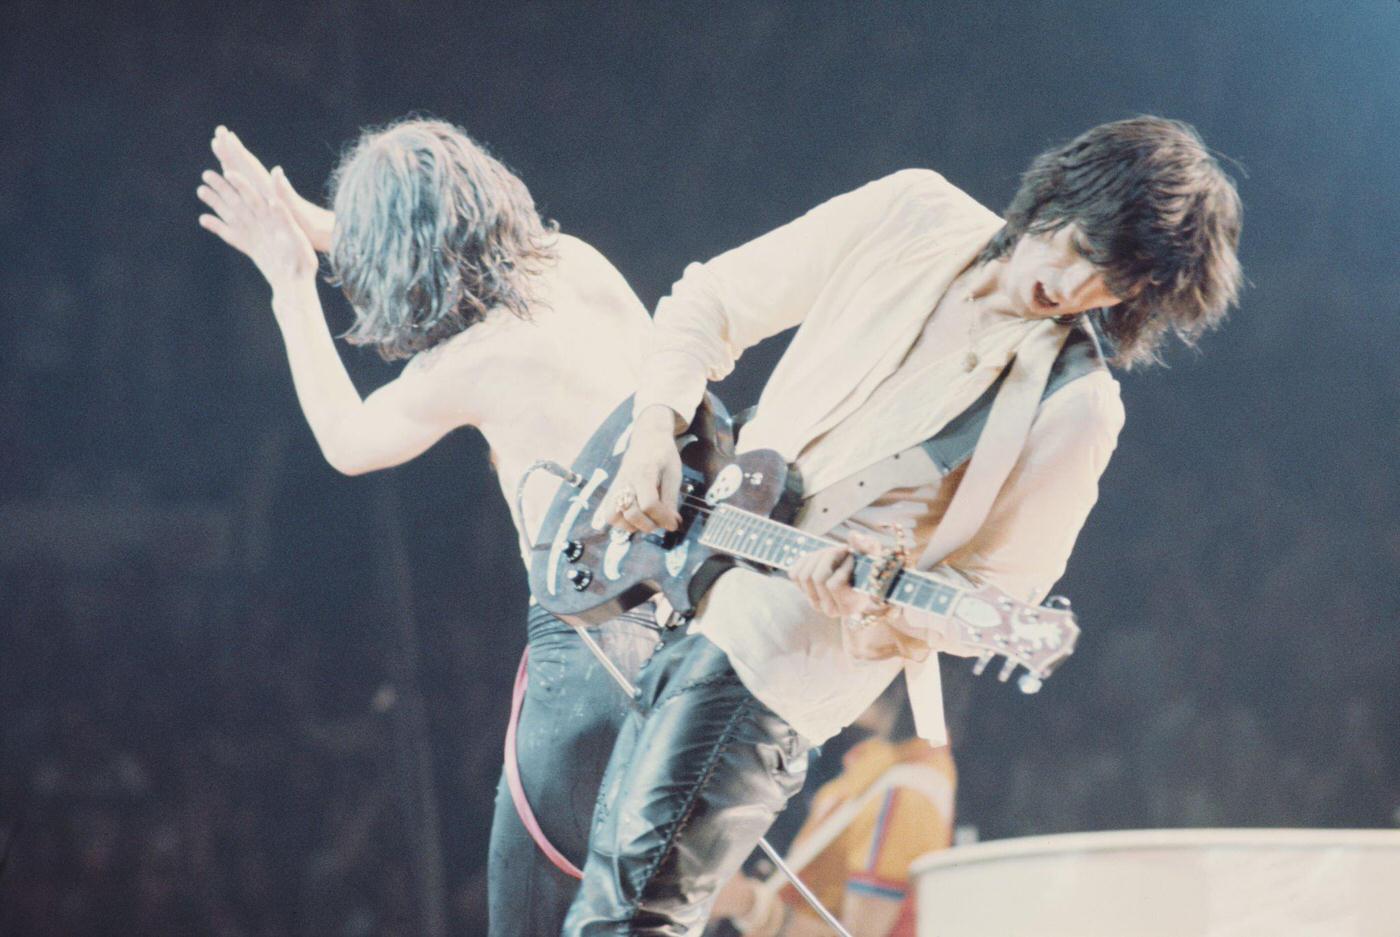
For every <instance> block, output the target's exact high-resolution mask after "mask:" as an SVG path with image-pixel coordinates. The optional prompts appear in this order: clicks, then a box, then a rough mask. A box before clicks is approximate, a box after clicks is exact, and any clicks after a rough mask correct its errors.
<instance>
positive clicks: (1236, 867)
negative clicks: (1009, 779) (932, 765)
mask: <svg viewBox="0 0 1400 937" xmlns="http://www.w3.org/2000/svg"><path fill="white" fill-rule="evenodd" d="M911 877H912V880H913V888H914V892H915V894H916V896H917V901H918V912H919V913H918V922H919V923H918V934H919V937H973V935H976V937H985V935H995V937H1032V935H1034V937H1256V935H1257V937H1294V935H1296V937H1397V935H1400V832H1392V831H1388V830H1262V829H1260V830H1249V829H1245V830H1140V831H1121V832H1111V833H1072V834H1067V835H1062V836H1036V837H1027V838H1024V839H1013V840H1001V841H996V842H987V843H978V844H975V845H971V846H960V847H957V848H954V849H950V850H945V851H943V852H939V853H933V854H931V855H928V856H925V857H923V858H922V859H920V860H918V861H917V862H916V863H915V864H914V867H913V869H912V870H911Z"/></svg>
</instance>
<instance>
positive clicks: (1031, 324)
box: [565, 117, 1241, 935]
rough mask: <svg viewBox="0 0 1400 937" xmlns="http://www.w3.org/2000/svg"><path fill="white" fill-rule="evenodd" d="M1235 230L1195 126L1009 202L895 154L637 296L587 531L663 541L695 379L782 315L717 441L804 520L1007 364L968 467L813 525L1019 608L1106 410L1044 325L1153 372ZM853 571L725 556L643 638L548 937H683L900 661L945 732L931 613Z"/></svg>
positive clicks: (1102, 388) (1105, 432)
mask: <svg viewBox="0 0 1400 937" xmlns="http://www.w3.org/2000/svg"><path fill="white" fill-rule="evenodd" d="M1240 219H1241V209H1240V203H1239V198H1238V196H1237V194H1236V192H1235V188H1234V185H1233V183H1232V182H1231V180H1230V179H1229V177H1228V176H1226V175H1225V173H1224V172H1223V171H1222V170H1221V169H1220V167H1219V165H1218V164H1217V163H1216V161H1215V159H1214V158H1213V157H1212V156H1211V155H1210V154H1209V152H1208V151H1207V150H1206V148H1205V146H1204V144H1203V143H1202V142H1201V140H1200V138H1199V136H1197V134H1196V132H1195V131H1194V130H1193V129H1192V128H1191V127H1189V126H1187V125H1185V124H1182V123H1179V122H1176V121H1170V120H1164V119H1161V118H1156V117H1139V118H1134V119H1131V120H1125V121H1118V122H1115V123H1110V124H1104V125H1101V126H1099V127H1095V128H1093V129H1092V130H1089V131H1088V132H1086V133H1085V134H1083V135H1081V136H1079V137H1078V138H1076V139H1074V140H1072V141H1071V142H1069V143H1068V144H1065V145H1064V146H1062V147H1059V148H1056V149H1053V150H1050V151H1047V152H1046V153H1043V154H1041V155H1040V156H1038V157H1037V158H1036V159H1035V160H1034V161H1033V163H1032V165H1031V168H1030V169H1029V170H1028V172H1027V173H1026V174H1025V176H1024V178H1023V181H1022V185H1021V187H1020V190H1019V191H1018V193H1017V195H1016V196H1015V198H1014V199H1013V201H1012V203H1011V206H1010V207H1009V209H1008V210H1007V213H1006V217H1005V219H1003V218H1001V217H998V216H997V215H996V214H995V213H993V212H991V211H989V210H988V209H986V208H984V207H983V206H982V205H980V204H978V203H977V202H976V201H975V200H973V199H972V198H971V197H969V196H968V195H967V194H966V193H964V192H962V191H961V190H959V189H958V188H956V187H955V186H954V185H952V184H951V183H949V182H948V181H947V180H946V179H944V178H943V177H942V176H940V175H938V174H937V173H934V172H931V171H928V170H905V171H902V172H897V173H895V174H893V175H890V176H887V177H885V178H883V179H879V180H876V181H875V182H871V183H869V184H868V185H865V186H863V187H861V188H859V189H857V190H855V191H853V192H850V193H847V194H845V195H841V196H838V197H836V198H834V199H831V200H830V201H828V202H826V203H824V204H822V205H819V206H818V207H817V208H815V209H813V210H812V211H810V212H808V213H807V214H806V215H804V216H802V217H801V218H799V219H797V220H796V221H793V222H791V223H790V224H787V225H785V226H783V227H781V228H778V229H776V230H774V231H771V232H769V233H768V234H765V235H763V236H762V237H759V238H757V239H756V240H754V241H752V242H750V243H748V244H745V245H743V246H741V247H738V248H735V249H734V250H731V251H729V252H727V253H725V254H722V255H720V256H718V257H716V258H714V259H713V260H710V261H708V262H706V263H703V264H692V265H691V266H690V267H688V268H687V269H686V271H685V275H684V276H683V278H682V279H681V280H680V281H679V282H677V283H676V285H675V287H674V288H673V290H672V293H671V295H669V296H668V297H666V298H665V299H663V300H662V301H661V303H660V305H659V306H658V307H657V310H656V315H655V326H654V330H653V336H652V339H651V346H650V354H649V356H648V359H647V364H646V372H645V373H644V375H643V377H642V380H641V383H640V385H639V387H638V390H637V395H636V409H635V413H636V421H635V425H634V428H633V432H632V436H631V442H630V446H629V449H628V451H627V454H626V456H625V458H624V460H623V463H622V465H621V466H620V468H619V471H618V475H617V478H616V480H615V482H614V484H613V487H612V488H611V490H610V491H609V493H608V496H607V497H606V498H605V499H604V501H603V503H602V505H601V506H600V508H599V511H598V514H597V516H596V517H595V524H597V525H599V526H601V525H604V524H609V525H612V526H615V527H618V528H622V529H626V530H630V531H644V532H649V531H653V530H656V529H658V528H666V529H675V527H676V525H677V524H678V522H679V519H680V518H679V515H678V514H677V510H676V504H677V490H678V487H679V483H680V462H679V458H678V455H677V451H676V447H675V445H674V442H673V435H674V433H675V432H676V431H677V430H678V429H679V428H681V427H684V426H685V425H686V424H687V423H688V422H689V420H690V418H691V416H692V415H693V413H694V411H695V408H696V406H697V405H698V404H699V401H700V399H701V397H702V395H703V393H704V389H705V384H706V382H707V381H712V380H719V379H721V378H723V377H725V376H726V375H727V374H728V373H729V372H730V371H731V370H732V369H733V367H734V364H735V362H736V360H737V359H738V357H739V355H740V354H741V353H742V352H743V350H744V349H746V348H748V347H749V346H751V345H754V344H756V343H757V342H759V341H761V340H762V339H764V338H767V337H768V336H771V335H775V334H777V333H779V332H782V331H784V330H786V329H789V328H794V327H795V328H796V329H797V331H796V334H795V336H794V337H793V340H792V343H791V345H790V346H789V348H788V350H787V352H786V353H785V354H784V356H783V358H782V360H781V361H780V362H779V363H778V366H777V368H776V370H775V371H774V373H773V375H772V378H771V379H770V380H769V382H768V385H767V387H766V388H765V390H764V393H763V395H762V398H761V399H760V401H759V405H758V409H757V414H756V415H755V417H754V418H753V420H752V421H751V422H750V423H748V424H747V425H746V426H745V427H744V429H743V432H742V434H741V437H740V449H741V450H747V449H762V448H771V449H775V450H777V451H778V452H779V453H781V454H782V455H783V456H784V457H786V458H787V459H788V460H789V461H791V462H793V463H794V464H795V465H796V467H797V469H798V470H799V471H800V473H801V476H802V479H803V482H804V494H805V495H806V496H808V499H809V500H808V501H807V502H806V507H805V508H804V510H805V511H806V512H807V520H808V521H813V522H814V523H815V522H816V521H818V520H819V519H814V518H813V517H812V516H811V514H812V513H813V512H815V511H820V510H822V508H819V507H817V505H818V504H823V505H826V509H827V510H830V509H831V508H830V505H831V504H833V503H835V502H833V501H831V500H830V499H828V498H827V496H826V494H824V492H825V493H828V494H829V493H830V492H835V491H840V490H841V489H842V483H843V481H846V482H849V480H850V479H852V478H859V477H862V476H860V474H859V473H862V472H864V471H868V470H870V469H871V467H872V466H875V465H877V464H880V463H883V462H884V461H885V460H888V459H891V458H893V457H894V456H896V455H898V454H900V453H902V452H906V451H908V450H909V449H910V448H911V447H915V446H918V445H919V444H920V443H921V442H922V441H924V440H928V439H930V438H931V437H933V436H934V435H935V434H938V433H939V432H940V431H941V430H943V429H944V428H945V427H947V426H948V425H949V423H950V421H953V420H955V419H956V418H957V417H959V416H960V415H961V414H963V412H964V411H966V410H967V409H968V408H969V407H970V406H971V405H972V404H973V403H974V402H975V401H977V400H978V399H979V398H981V397H982V395H983V394H984V393H986V392H988V390H989V388H991V387H992V386H993V385H994V384H995V383H996V382H997V380H998V378H1002V383H1001V385H1000V387H999V390H998V391H997V392H996V400H995V403H993V405H992V409H991V412H990V414H989V415H988V417H987V422H986V426H985V428H984V429H983V430H982V433H981V436H980V438H979V440H978V443H977V448H976V451H975V452H974V453H973V454H972V457H971V459H970V460H968V461H967V462H965V463H964V464H962V465H960V466H958V467H956V468H955V469H954V470H952V471H947V472H944V473H942V474H939V473H935V472H929V473H928V474H927V477H922V478H915V479H904V480H903V481H902V482H901V483H900V484H899V485H898V486H896V487H893V488H890V489H888V490H883V491H881V490H871V491H868V492H866V495H867V497H866V498H865V500H864V503H863V504H861V505H859V506H854V507H853V508H852V509H849V510H839V511H836V512H835V513H836V514H839V515H841V516H833V517H831V518H829V519H828V520H829V523H826V524H820V525H817V526H814V525H813V524H808V525H807V526H808V529H820V530H829V531H831V532H832V533H833V534H835V535H836V536H838V537H839V538H840V539H843V540H848V542H849V543H850V545H851V547H852V548H854V549H858V550H861V551H862V552H870V551H872V550H876V549H879V548H880V546H881V541H882V540H883V541H884V542H885V543H886V544H888V542H889V540H890V536H889V534H890V531H892V530H894V529H902V530H904V531H905V532H906V533H907V534H908V536H909V538H910V539H911V540H912V541H913V543H915V544H916V545H917V546H916V549H915V550H914V552H913V554H912V555H913V556H915V557H918V558H919V560H918V563H919V565H920V566H921V567H922V568H925V569H931V570H932V571H933V572H935V573H936V574H937V575H940V576H943V577H946V578H948V579H949V580H952V581H954V582H956V583H959V584H968V583H972V584H976V585H980V584H983V583H990V584H992V585H994V586H997V587H999V588H1000V589H1002V590H1004V591H1005V592H1007V593H1009V594H1011V595H1012V596H1014V597H1015V598H1017V599H1021V600H1024V601H1029V602H1039V601H1041V600H1042V599H1043V598H1044V596H1045V595H1046V594H1047V593H1048V592H1049V590H1050V587H1051V586H1052V585H1053V584H1054V582H1055V581H1056V580H1057V579H1058V578H1059V577H1060V575H1061V574H1062V572H1063V571H1064V567H1065V564H1066V562H1067V560H1068V558H1069V555H1070V551H1071V549H1072V548H1073V545H1074V541H1075V538H1076V537H1077V535H1078V533H1079V530H1080V527H1081V526H1082V525H1083V523H1084V520H1085V518H1086V517H1087V516H1088V513H1089V510H1090V509H1091V508H1092V506H1093V504H1094V501H1095V500H1096V498H1097V493H1098V479H1099V477H1100V475H1101V474H1102V473H1103V471H1104V468H1105V467H1106V465H1107V463H1108V459H1109V456H1110V455H1111V454H1112V451H1113V448H1114V445H1115V443H1116V440H1117V436H1118V432H1119V429H1120V428H1121V426H1122V423H1123V409H1122V404H1121V403H1120V401H1119V396H1118V385H1117V382H1116V381H1115V380H1114V379H1113V377H1112V376H1111V374H1110V373H1109V372H1108V370H1107V368H1106V367H1104V366H1103V362H1102V360H1101V358H1100V357H1098V356H1096V355H1089V356H1087V357H1085V356H1083V355H1081V356H1080V360H1081V361H1086V362H1087V365H1081V366H1079V367H1077V368H1076V369H1074V370H1073V373H1071V374H1069V375H1066V374H1065V373H1064V371H1065V366H1064V363H1063V359H1064V358H1065V357H1066V356H1067V355H1068V352H1067V351H1065V352H1064V353H1063V354H1062V349H1064V346H1065V344H1066V341H1069V342H1071V343H1072V344H1076V347H1080V348H1082V346H1083V344H1084V342H1085V341H1089V342H1091V343H1092V344H1094V345H1095V347H1097V345H1096V340H1095V339H1094V338H1093V336H1094V335H1095V331H1096V330H1095V328H1094V325H1093V323H1095V322H1096V323H1097V324H1098V328H1099V329H1101V330H1102V332H1103V333H1104V335H1105V336H1106V337H1107V339H1108V340H1109V341H1110V342H1111V344H1112V349H1113V351H1112V353H1113V357H1114V360H1115V363H1118V364H1120V365H1124V366H1131V365H1133V364H1136V363H1141V362H1145V361H1151V360H1153V359H1154V358H1155V356H1156V350H1157V348H1158V345H1159V343H1160V342H1161V340H1162V339H1163V338H1164V337H1165V336H1166V334H1167V333H1169V332H1172V333H1175V334H1177V335H1178V336H1179V337H1180V338H1182V339H1183V340H1184V341H1186V342H1187V343H1191V342H1193V341H1194V340H1195V339H1196V337H1197V336H1199V335H1200V334H1201V333H1202V332H1203V331H1205V330H1206V329H1208V328H1211V327H1213V326H1215V325H1216V324H1218V323H1219V321H1220V320H1221V319H1222V318H1223V316H1224V315H1225V312H1226V310H1227V309H1228V308H1229V307H1230V305H1232V304H1233V303H1234V301H1235V299H1236V296H1237V294H1238V290H1239V283H1240V270H1239V264H1238V261H1237V259H1236V253H1235V252H1236V246H1237V243H1238V239H1239V232H1240ZM1091 320H1092V321H1091ZM1052 371H1053V372H1056V373H1058V377H1056V376H1054V374H1052ZM846 487H851V486H850V485H849V484H848V485H847V486H846ZM823 499H826V500H823ZM852 568H853V562H852V557H851V554H850V551H849V550H847V549H844V548H833V549H830V550H825V551H821V552H818V553H814V554H810V555H808V556H806V557H804V558H803V559H801V560H799V561H797V562H796V563H795V564H794V565H792V566H791V567H790V568H789V570H788V578H787V579H783V578H780V577H765V576H762V575H760V574H758V573H755V572H752V571H748V570H734V571H731V572H729V573H726V574H725V575H723V576H722V577H721V578H720V579H719V580H718V581H717V582H716V584H715V585H714V587H713V588H712V589H711V591H710V592H709V594H708V595H707V596H706V599H705V601H704V602H703V603H702V605H701V608H700V613H699V615H698V616H697V617H696V618H695V620H694V621H693V622H692V623H691V625H690V627H689V628H688V630H687V631H686V632H685V633H684V634H683V635H679V636H671V637H668V638H667V639H666V640H665V641H664V642H663V644H662V645H661V649H660V650H658V651H657V653H656V654H655V655H654V656H653V658H652V660H651V662H650V663H648V664H647V666H646V668H645V670H644V671H643V674H642V679H641V685H640V693H641V697H640V702H641V705H642V711H641V712H640V713H638V714H637V715H635V716H633V717H630V720H629V722H628V724H627V725H626V726H625V728H624V730H623V733H622V735H621V737H620V738H619V741H618V743H617V748H616V749H615V750H614V753H613V758H612V761H611V763H610V765H609V768H608V773H607V776H606V777H605V780H604V785H603V790H602V792H601V794H600V799H599V804H598V808H597V812H596V814H595V817H594V827H593V832H592V838H591V842H590V852H589V857H588V862H587V865H586V866H585V868H584V881H583V886H582V888H581V889H580V892H579V896H578V898H577V899H576V900H575V902H574V905H573V907H572V908H571V910H570V914H569V918H568V921H567V923H566V925H565V933H566V934H571V935H572V934H588V935H594V934H668V935H672V934H690V933H698V932H699V929H700V928H701V927H702V926H703V924H704V920H705V918H706V916H707V914H708V911H709V906H710V903H711V901H712V900H713V898H714V895H715V891H716V889H717V888H718V886H719V885H721V884H723V883H724V882H725V881H727V880H728V879H729V878H730V877H731V876H732V875H733V874H734V872H735V870H736V869H737V868H738V866H739V864H740V863H741V862H742V861H743V859H744V857H745V856H746V855H747V854H748V853H749V851H750V850H752V848H753V847H754V845H755V844H756V842H757V840H758V839H759V837H760V836H761V835H762V834H763V832H764V831H765V830H766V829H767V827H768V826H769V824H770V823H771V822H772V819H773V817H774V816H775V815H776V814H777V812H778V811H779V810H781V809H782V807H783V805H784V804H785V803H786V801H787V799H788V798H789V797H790V796H791V795H792V793H793V792H795V791H796V790H797V789H798V788H799V787H800V786H801V783H802V780H803V777H804V775H805V771H806V753H807V750H808V748H809V747H810V746H812V745H816V744H820V743H822V742H823V741H825V740H826V739H827V738H829V737H830V736H832V735H834V734H835V733H836V732H837V731H839V730H840V729H841V728H842V727H843V726H845V725H847V724H849V723H850V722H852V721H853V720H854V719H856V718H857V717H858V716H859V715H860V714H861V712H862V711H864V710H865V709H866V707H868V706H869V705H870V703H871V702H872V701H873V700H874V699H875V698H876V697H878V696H879V695H880V693H881V692H882V691H883V690H884V689H885V688H886V687H887V686H888V685H889V683H890V681H891V680H893V679H894V678H895V677H896V676H897V675H899V674H900V673H901V672H903V673H904V675H905V678H906V681H907V683H908V688H909V695H910V698H911V702H912V704H913V710H914V716H915V722H916V726H917V729H918V732H919V734H920V735H922V736H923V737H925V738H927V739H929V740H930V741H931V742H933V743H934V744H941V743H942V742H943V740H944V737H945V730H944V725H943V716H942V705H941V689H940V687H939V682H938V666H937V657H936V652H937V651H946V652H951V653H959V652H960V650H961V649H960V648H958V647H956V646H949V645H948V644H947V643H946V642H945V641H944V640H942V634H941V629H940V627H939V619H938V618H937V617H936V616H932V615H925V616H919V615H916V614H914V613H904V612H900V611H898V610H897V609H895V608H894V607H893V606H887V605H883V604H879V603H874V601H873V600H872V599H871V598H870V597H869V596H867V595H864V594H862V593H858V592H856V591H855V590H854V589H853V588H852V586H851V572H852Z"/></svg>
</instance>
